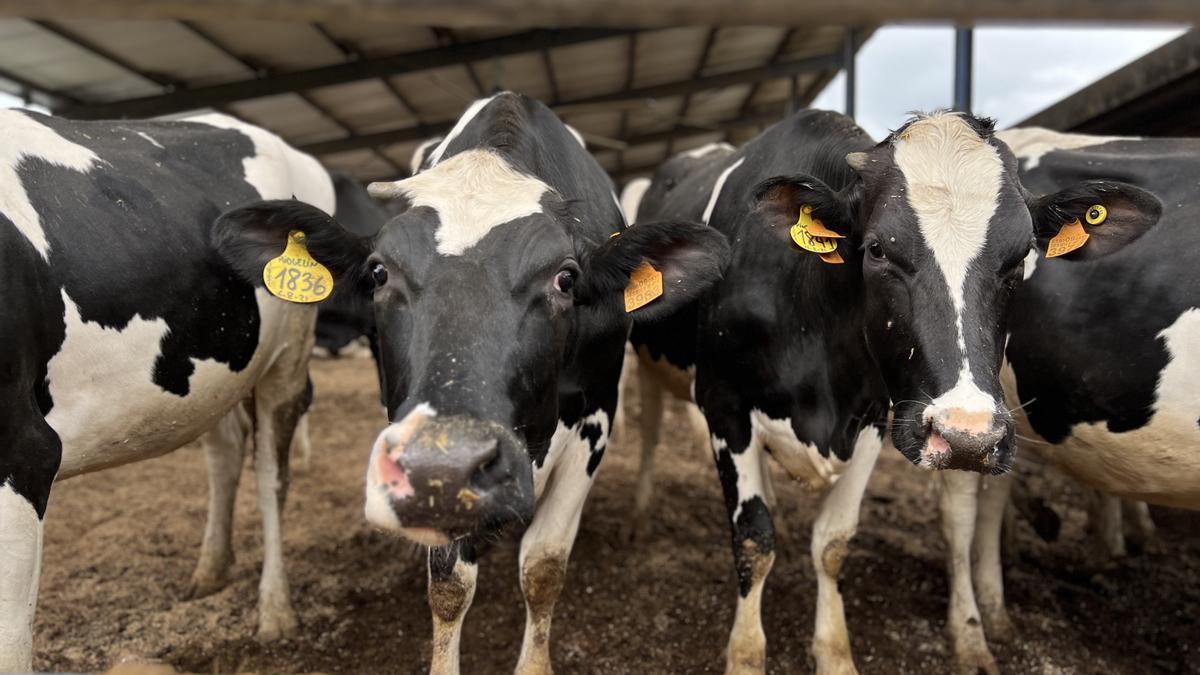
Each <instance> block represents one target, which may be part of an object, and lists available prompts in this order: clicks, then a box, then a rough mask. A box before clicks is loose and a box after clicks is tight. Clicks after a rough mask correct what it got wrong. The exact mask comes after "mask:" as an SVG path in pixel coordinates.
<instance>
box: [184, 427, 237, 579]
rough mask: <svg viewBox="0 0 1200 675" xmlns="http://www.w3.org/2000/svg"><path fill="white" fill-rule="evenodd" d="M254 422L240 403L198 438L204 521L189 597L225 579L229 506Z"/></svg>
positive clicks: (230, 517) (230, 525)
mask: <svg viewBox="0 0 1200 675" xmlns="http://www.w3.org/2000/svg"><path fill="white" fill-rule="evenodd" d="M253 430H254V425H253V423H251V421H250V416H249V414H248V413H247V412H246V408H245V406H244V405H242V404H238V405H237V406H235V407H234V408H233V410H230V411H229V413H227V414H226V415H225V417H222V418H221V420H220V421H219V422H217V426H216V427H214V428H213V429H212V430H210V431H208V432H207V433H205V434H204V436H202V437H201V438H200V445H201V447H203V448H204V455H205V458H206V459H207V461H208V522H207V523H205V526H204V542H203V543H202V544H201V545H200V558H199V560H197V561H196V569H195V571H194V572H192V581H191V584H189V586H188V589H187V591H186V596H187V597H189V598H199V597H203V596H206V595H209V594H211V593H215V592H217V591H219V590H221V589H222V588H224V587H225V584H226V583H227V582H228V581H229V568H230V567H231V566H232V565H233V560H234V554H233V507H234V503H235V502H236V500H237V487H238V482H239V481H240V480H241V477H242V465H243V464H244V459H245V448H246V439H247V438H249V436H250V434H251V433H253Z"/></svg>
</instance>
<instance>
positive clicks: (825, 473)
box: [750, 408, 847, 490]
mask: <svg viewBox="0 0 1200 675" xmlns="http://www.w3.org/2000/svg"><path fill="white" fill-rule="evenodd" d="M750 432H751V439H752V440H751V442H750V446H751V448H752V449H755V450H760V451H761V450H763V449H764V448H765V447H770V448H771V454H772V456H773V457H774V458H775V459H776V461H778V462H779V463H780V465H782V466H783V468H785V469H787V471H788V473H789V474H790V475H791V476H792V478H794V479H796V480H797V481H798V482H800V483H801V484H802V485H803V486H804V487H805V488H807V489H809V490H822V489H825V488H827V487H829V486H830V485H832V484H833V483H834V482H836V481H837V480H838V477H839V476H840V475H841V473H842V471H844V470H845V468H846V466H847V465H846V463H845V462H843V461H841V460H839V459H838V458H837V457H834V456H833V454H832V453H830V455H829V457H825V456H823V455H821V451H820V450H819V449H818V448H817V446H816V445H814V444H812V443H805V442H803V441H801V440H800V439H799V438H797V437H796V431H795V429H794V428H793V427H792V418H790V417H787V418H784V419H774V418H772V417H769V416H768V415H767V414H766V413H764V412H762V411H761V410H758V409H757V408H756V409H754V410H751V411H750Z"/></svg>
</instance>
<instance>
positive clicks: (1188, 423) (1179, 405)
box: [1003, 308, 1200, 509]
mask: <svg viewBox="0 0 1200 675" xmlns="http://www.w3.org/2000/svg"><path fill="white" fill-rule="evenodd" d="M1158 337H1159V338H1160V339H1161V340H1163V342H1164V343H1165V346H1166V350H1167V353H1168V355H1169V357H1170V360H1169V361H1168V362H1167V365H1166V367H1164V368H1163V370H1162V372H1161V373H1159V376H1158V386H1157V388H1156V389H1155V402H1154V408H1153V410H1154V413H1153V415H1152V416H1151V417H1150V421H1149V422H1147V423H1146V425H1145V426H1142V427H1140V428H1138V429H1134V430H1132V431H1125V432H1113V431H1111V430H1109V428H1108V423H1107V421H1105V420H1101V421H1098V422H1084V423H1080V424H1076V425H1074V426H1072V427H1071V433H1070V435H1069V436H1067V437H1066V438H1065V439H1064V440H1063V441H1062V442H1061V443H1059V444H1054V445H1052V444H1049V443H1045V442H1040V443H1030V444H1026V445H1023V446H1022V449H1025V448H1028V449H1030V450H1033V451H1035V452H1036V453H1037V454H1038V455H1040V456H1042V457H1044V458H1045V459H1047V460H1049V461H1050V462H1052V463H1054V464H1055V465H1057V466H1058V467H1059V468H1060V469H1062V470H1064V471H1065V472H1067V473H1068V474H1070V475H1071V476H1072V477H1074V478H1076V479H1077V480H1079V481H1081V482H1082V483H1084V484H1085V485H1089V486H1091V487H1094V488H1097V489H1099V490H1102V491H1104V492H1108V493H1110V494H1114V495H1118V496H1121V497H1124V498H1126V499H1136V500H1139V501H1146V502H1150V503H1153V504H1160V505H1164V506H1174V507H1179V508H1187V509H1200V453H1197V452H1196V448H1198V447H1200V426H1198V425H1197V423H1196V420H1197V419H1200V387H1197V386H1196V373H1198V372H1200V309H1197V308H1192V309H1189V310H1187V311H1185V312H1183V313H1182V314H1180V315H1179V318H1178V319H1176V320H1175V322H1174V323H1173V324H1171V325H1170V326H1168V327H1167V328H1165V329H1163V330H1162V331H1161V332H1160V333H1159V334H1158ZM1097 367H1103V364H1098V366H1097ZM1003 381H1004V385H1005V390H1006V394H1007V395H1008V397H1009V401H1011V402H1012V403H1013V405H1014V407H1016V405H1017V402H1016V390H1017V389H1016V382H1015V377H1014V374H1013V372H1012V367H1011V366H1008V365H1007V364H1006V366H1005V370H1004V378H1003ZM1015 412H1016V413H1017V415H1018V422H1019V423H1020V429H1021V432H1022V433H1023V434H1031V433H1032V430H1031V429H1030V426H1029V423H1028V419H1027V418H1026V417H1025V411H1024V409H1018V410H1016V411H1015Z"/></svg>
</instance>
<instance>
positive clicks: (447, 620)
mask: <svg viewBox="0 0 1200 675" xmlns="http://www.w3.org/2000/svg"><path fill="white" fill-rule="evenodd" d="M478 578H479V565H478V563H477V562H476V560H475V551H474V548H473V547H471V545H470V544H467V543H458V544H451V545H449V546H443V547H439V548H431V549H429V609H430V611H431V612H432V613H433V662H432V664H431V665H430V667H429V672H430V673H431V675H457V674H458V653H459V640H460V639H461V637H462V625H463V619H464V618H465V617H466V615H467V610H468V609H470V608H471V600H472V599H474V598H475V582H476V580H477V579H478Z"/></svg>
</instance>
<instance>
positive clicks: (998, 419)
mask: <svg viewBox="0 0 1200 675" xmlns="http://www.w3.org/2000/svg"><path fill="white" fill-rule="evenodd" d="M923 419H924V421H925V425H924V432H925V443H924V447H922V448H921V451H920V455H919V458H918V460H917V461H916V462H915V463H916V464H917V465H918V466H921V467H924V468H927V469H935V470H941V469H959V470H963V471H976V472H979V473H988V474H991V473H1002V472H1004V471H1007V470H1008V468H1009V463H1010V461H1011V458H1010V455H1011V452H1010V450H1009V447H1010V446H1011V440H1012V434H1013V421H1012V417H1011V416H1010V415H1008V414H1007V413H1003V412H1000V411H997V410H968V409H965V408H959V407H942V406H936V405H930V406H928V407H927V408H926V409H925V412H924V415H923ZM910 459H911V458H910Z"/></svg>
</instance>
